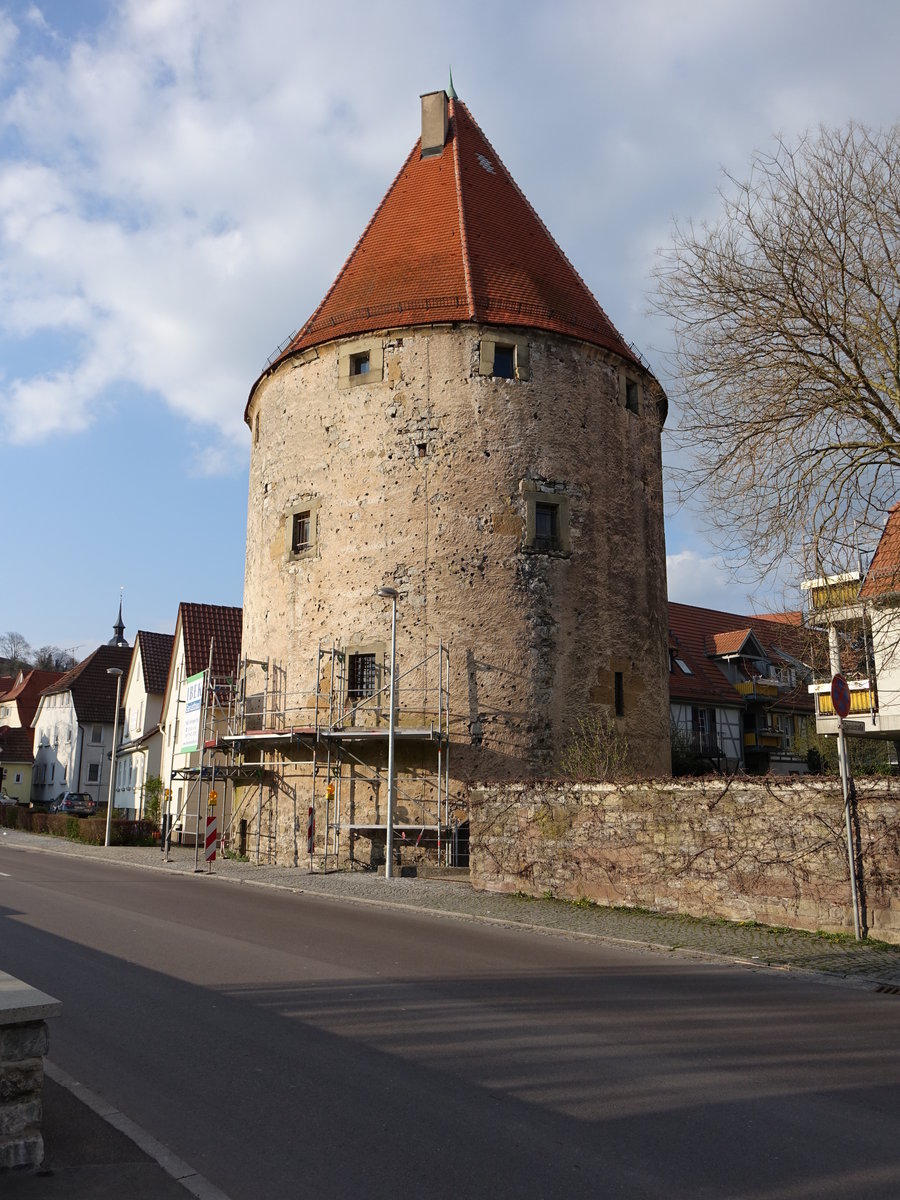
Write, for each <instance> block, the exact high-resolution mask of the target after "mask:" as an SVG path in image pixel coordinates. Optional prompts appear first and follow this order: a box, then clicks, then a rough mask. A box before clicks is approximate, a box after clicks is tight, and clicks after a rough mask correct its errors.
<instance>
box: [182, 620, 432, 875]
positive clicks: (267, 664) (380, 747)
mask: <svg viewBox="0 0 900 1200" xmlns="http://www.w3.org/2000/svg"><path fill="white" fill-rule="evenodd" d="M354 657H356V659H357V662H356V663H354V662H353V661H352V660H353V659H354ZM360 657H361V656H359V655H354V651H353V650H352V649H351V650H348V649H347V648H345V647H341V646H338V645H337V644H336V643H334V644H331V645H323V644H322V643H320V644H319V646H318V648H317V651H316V657H315V671H316V674H315V687H314V688H311V689H309V690H307V691H297V692H291V691H290V690H289V688H288V679H287V674H286V672H285V671H284V669H283V668H282V667H281V666H280V665H278V664H277V663H275V662H273V660H272V659H251V658H249V657H246V656H245V657H244V658H243V659H242V660H241V662H240V664H239V666H238V672H237V677H236V678H233V679H232V678H228V679H218V680H217V679H213V678H210V681H209V686H208V688H207V702H206V708H205V712H204V714H203V722H202V725H203V729H204V738H203V749H202V752H201V755H200V762H199V765H197V766H194V767H188V768H182V769H180V770H179V771H177V772H175V773H173V778H174V777H180V778H183V779H185V780H187V781H188V795H187V796H186V797H185V801H184V806H183V807H185V806H189V805H190V801H191V797H192V796H193V795H194V790H195V789H196V799H195V802H194V803H193V805H190V807H187V811H191V808H193V809H194V810H195V811H196V813H197V820H198V822H199V820H200V814H201V812H202V811H203V810H202V795H203V789H204V786H205V788H206V793H207V801H208V799H209V793H210V791H214V790H215V784H216V782H217V781H219V782H220V783H221V785H222V786H223V792H224V793H225V794H226V796H227V788H228V785H229V784H230V785H231V803H230V804H227V805H223V809H222V810H220V811H222V812H223V820H222V823H221V824H222V829H221V835H222V840H223V845H224V846H225V847H226V848H227V849H232V850H235V849H238V850H240V851H241V852H243V853H248V855H249V852H250V850H251V847H250V846H249V845H248V844H247V841H246V838H247V832H246V831H247V827H248V825H249V824H250V823H251V822H250V821H249V818H244V819H243V820H242V821H241V822H240V826H239V830H240V841H239V842H236V836H235V835H236V830H235V821H236V820H237V819H238V814H239V810H240V812H242V813H247V814H249V813H251V812H252V808H251V803H252V796H253V792H254V788H255V792H256V812H255V819H254V820H253V821H252V824H253V825H255V829H254V831H253V832H254V837H255V847H253V848H252V849H253V851H254V857H255V858H256V860H257V861H258V862H259V861H263V859H264V858H265V859H267V860H270V859H271V857H272V856H273V855H277V828H276V832H275V834H271V833H270V834H264V832H263V804H264V792H265V789H266V788H267V787H269V788H271V787H273V786H274V787H275V788H276V789H277V788H278V786H279V781H281V782H283V781H284V778H285V774H286V773H287V772H289V773H290V774H291V776H292V778H306V779H308V790H307V793H306V799H307V800H308V806H309V810H311V812H312V813H313V814H314V815H315V819H316V823H317V827H318V828H322V829H324V843H323V844H321V843H320V848H318V849H317V851H316V858H317V859H318V861H319V862H320V863H321V865H322V868H323V869H325V870H327V869H329V866H330V865H331V864H333V865H335V866H336V865H337V863H338V860H339V856H340V852H341V849H342V846H347V845H349V844H350V842H351V841H352V839H355V838H357V837H363V838H368V839H369V840H370V841H373V842H380V841H381V839H382V838H384V839H385V840H386V835H387V823H386V819H382V816H381V813H380V812H379V811H378V810H379V809H380V808H381V807H382V805H381V803H380V797H381V794H382V784H386V782H387V776H386V770H385V764H384V762H383V761H382V760H383V758H384V751H386V749H387V743H388V739H389V736H390V733H391V726H392V721H391V713H390V703H389V700H388V694H389V689H390V681H389V679H386V678H384V676H386V675H387V674H388V671H387V668H385V667H383V666H379V665H377V664H376V663H375V661H374V660H375V656H374V655H368V656H366V657H368V658H369V659H371V660H372V661H371V662H369V663H368V664H366V665H367V667H369V668H370V670H369V672H368V674H367V677H366V678H365V679H364V680H362V681H361V680H360V679H359V678H356V677H355V674H354V668H355V667H358V666H359V658H360ZM356 674H358V671H357V672H356ZM260 676H261V681H259V684H258V685H256V686H254V682H253V681H254V680H259V677H260ZM352 676H353V677H352ZM395 684H396V686H395V702H394V713H393V734H394V741H395V745H396V746H397V747H398V752H399V751H400V748H401V747H403V748H405V750H404V751H403V752H399V753H398V758H399V760H400V765H399V766H398V767H397V769H396V770H395V779H396V794H397V804H398V813H399V817H397V818H395V820H394V824H393V828H394V841H395V845H400V846H403V845H406V846H412V845H414V846H415V847H417V849H418V851H419V852H421V853H422V854H423V855H424V854H428V853H431V852H432V851H433V852H434V853H435V854H436V859H437V861H438V862H439V863H446V864H448V865H452V864H453V860H454V857H455V846H456V839H455V825H456V823H455V821H454V819H453V816H452V814H451V802H450V773H449V772H450V759H449V747H450V704H449V700H450V696H449V689H450V661H449V651H448V648H447V647H446V646H445V645H444V643H443V642H439V643H438V645H437V646H436V647H434V648H433V649H431V650H429V651H427V652H426V653H425V654H424V656H423V657H422V658H421V659H420V660H418V661H417V662H416V663H414V664H413V665H412V666H411V667H408V668H406V669H404V670H402V671H400V670H399V669H398V674H397V679H396V681H395ZM411 759H414V760H415V761H411ZM235 787H244V788H245V789H246V791H245V794H244V796H243V797H242V802H241V804H240V805H237V804H236V803H235V802H234V789H235ZM365 787H368V788H369V789H370V791H371V798H372V800H371V804H370V806H369V808H370V811H368V812H365V813H364V814H362V816H361V819H357V818H358V817H359V816H360V814H358V813H357V812H356V808H357V802H356V801H355V800H354V797H355V796H356V795H357V794H358V793H359V791H360V789H361V788H365ZM292 802H293V804H294V810H295V814H294V815H295V822H294V823H295V826H296V824H297V822H298V821H299V818H300V811H299V809H298V806H297V794H296V792H294V793H292ZM304 815H305V814H304ZM319 820H321V821H322V825H321V826H319V825H318V822H319ZM276 826H277V816H276ZM264 838H265V840H266V841H267V842H269V843H271V844H269V845H264V844H263V841H264ZM299 857H300V855H299V853H297V852H296V850H295V854H294V859H295V862H296V861H297V860H298V858H299Z"/></svg>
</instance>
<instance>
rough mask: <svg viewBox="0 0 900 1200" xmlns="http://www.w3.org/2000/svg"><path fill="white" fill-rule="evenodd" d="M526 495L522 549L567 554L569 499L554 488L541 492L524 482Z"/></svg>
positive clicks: (568, 547)
mask: <svg viewBox="0 0 900 1200" xmlns="http://www.w3.org/2000/svg"><path fill="white" fill-rule="evenodd" d="M522 491H523V492H524V498H525V549H526V550H533V551H537V552H538V553H544V554H548V553H553V552H560V551H561V552H563V553H567V552H568V551H569V550H570V549H571V546H570V543H569V498H568V496H565V495H561V494H560V493H558V492H553V491H540V490H539V489H538V488H536V487H535V486H534V485H533V484H532V485H529V484H523V485H522Z"/></svg>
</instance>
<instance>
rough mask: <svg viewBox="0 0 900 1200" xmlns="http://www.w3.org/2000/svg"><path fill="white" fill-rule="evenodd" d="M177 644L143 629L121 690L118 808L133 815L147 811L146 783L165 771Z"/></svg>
mask: <svg viewBox="0 0 900 1200" xmlns="http://www.w3.org/2000/svg"><path fill="white" fill-rule="evenodd" d="M173 641H174V638H173V637H172V634H171V633H148V632H147V630H145V629H141V630H138V633H137V636H136V637H135V639H134V653H133V654H132V657H131V666H130V668H129V671H128V677H127V679H126V680H125V682H124V687H123V690H122V708H123V714H122V725H121V738H120V742H119V748H118V750H117V751H116V785H115V800H114V807H115V808H116V809H120V810H122V811H123V812H126V813H128V814H129V815H130V816H134V817H140V816H141V815H142V814H143V812H144V784H145V783H146V781H147V780H148V779H150V778H152V777H154V776H159V775H160V773H161V770H162V749H163V735H162V731H161V729H160V717H161V715H162V703H163V695H164V693H165V690H166V679H167V678H168V674H169V662H170V660H171V657H172V643H173Z"/></svg>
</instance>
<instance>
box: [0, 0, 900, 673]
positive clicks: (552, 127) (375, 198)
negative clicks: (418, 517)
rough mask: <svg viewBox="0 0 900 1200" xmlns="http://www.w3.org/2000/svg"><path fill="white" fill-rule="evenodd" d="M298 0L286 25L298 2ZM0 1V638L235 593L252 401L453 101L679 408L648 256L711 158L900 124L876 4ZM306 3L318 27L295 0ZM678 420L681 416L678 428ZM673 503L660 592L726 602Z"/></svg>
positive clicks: (899, 16) (704, 179) (142, 624)
mask: <svg viewBox="0 0 900 1200" xmlns="http://www.w3.org/2000/svg"><path fill="white" fill-rule="evenodd" d="M305 10H308V11H305ZM848 11H849V10H848V6H847V5H846V4H841V3H836V2H832V0H818V2H816V3H808V2H806V0H793V2H791V3H786V2H785V0H779V2H778V3H774V2H767V0H754V2H753V3H750V2H746V3H744V2H739V0H733V2H728V0H709V2H700V0H630V2H628V3H603V2H598V0H595V2H594V3H586V2H580V0H556V3H554V4H552V5H551V4H549V3H540V4H539V3H528V2H527V0H526V2H523V3H515V4H512V3H503V2H499V3H493V4H490V5H484V4H476V3H471V2H469V0H457V3H455V4H453V5H444V6H437V5H435V6H424V5H422V4H421V3H418V2H412V0H410V2H409V3H405V2H392V0H385V2H384V3H382V4H380V5H377V6H376V5H372V4H371V3H360V2H347V3H345V2H341V0H337V2H335V3H332V4H330V5H315V6H313V5H309V6H306V5H303V4H298V3H296V0H257V2H256V3H254V4H252V5H250V4H247V3H246V2H245V0H133V2H130V0H129V2H125V0H55V2H53V3H44V4H40V5H35V4H30V3H3V2H2V0H0V449H2V480H3V484H4V491H5V500H6V503H5V504H4V505H3V512H4V521H3V529H2V546H3V555H2V562H3V565H2V569H0V633H2V632H5V631H7V630H16V631H17V632H20V633H22V634H23V635H24V636H25V637H26V638H27V639H28V640H29V641H30V642H31V643H32V645H35V646H37V645H41V644H45V643H55V644H57V645H60V646H65V647H70V648H74V652H75V653H76V655H77V656H79V657H81V656H83V655H84V654H86V653H88V652H89V651H90V650H91V649H93V647H94V646H95V645H96V644H97V643H98V642H99V641H102V640H106V638H108V637H109V636H110V632H111V625H112V622H113V620H114V618H115V614H116V608H117V605H118V597H119V588H120V587H124V589H125V621H126V626H127V634H128V636H130V637H133V635H134V633H135V632H136V630H137V629H139V628H144V629H157V630H171V629H172V627H173V626H174V621H175V614H176V610H177V606H178V603H179V601H181V600H193V601H206V602H210V603H221V604H240V603H241V597H242V589H243V554H244V534H245V521H246V487H247V459H248V454H249V437H248V434H247V431H246V429H245V427H244V425H243V420H242V417H243V409H244V404H245V402H246V398H247V393H248V391H249V389H250V387H251V385H252V383H253V381H254V379H255V378H256V376H257V375H258V374H259V372H260V370H261V369H262V366H263V364H264V362H265V360H266V358H267V357H268V356H269V355H270V354H271V353H272V351H273V350H274V349H275V347H276V346H277V345H278V344H279V343H280V342H282V341H283V340H284V338H285V337H287V335H288V334H290V333H291V332H292V331H293V330H295V329H296V328H298V327H299V326H300V325H301V324H302V323H303V321H304V320H305V319H306V317H307V316H308V315H309V313H310V312H311V311H312V309H313V308H314V307H315V306H316V304H317V303H318V301H319V300H320V299H321V297H322V296H323V295H324V293H325V291H326V289H327V288H328V286H329V284H330V283H331V281H332V279H333V277H334V275H335V274H336V272H337V271H338V270H339V268H340V266H341V263H342V262H343V260H344V258H345V257H346V255H347V254H348V252H349V251H350V249H351V248H352V246H353V244H354V242H355V241H356V238H357V237H358V235H359V233H360V232H361V230H362V228H363V227H364V225H365V223H366V221H367V220H368V218H369V216H370V215H371V213H372V211H373V210H374V208H375V206H376V205H377V203H378V202H379V200H380V199H381V197H382V195H383V193H384V192H385V190H386V189H387V187H388V185H389V184H390V182H391V180H392V179H393V177H394V175H395V173H396V171H397V169H398V168H399V166H400V164H401V163H402V161H403V159H404V158H405V156H406V154H407V153H408V151H409V149H410V147H411V146H412V144H413V142H414V141H415V139H416V137H417V135H418V123H419V104H418V97H419V95H420V93H422V92H426V91H431V90H434V89H435V88H437V87H440V86H443V85H444V84H445V83H446V80H447V68H448V64H452V66H453V73H454V81H455V84H456V87H457V91H458V92H459V95H460V97H461V98H462V99H464V100H465V101H466V102H467V104H468V105H469V108H470V109H471V111H472V113H473V115H474V117H475V119H476V120H477V121H478V122H479V123H480V124H481V126H482V128H483V129H484V130H485V133H486V134H487V136H488V137H489V138H490V139H491V141H492V142H493V144H494V145H495V147H496V148H497V151H498V153H499V154H500V155H501V156H502V158H503V159H504V161H505V162H506V164H507V166H508V167H509V168H510V170H511V171H512V173H513V175H514V176H515V177H516V179H517V181H518V182H519V184H520V186H521V187H522V189H523V190H524V192H525V194H526V195H527V196H528V197H529V199H530V200H531V202H532V203H533V204H534V206H535V207H536V209H537V210H538V212H539V213H540V214H541V216H542V217H543V219H544V221H545V223H546V224H547V225H548V227H549V228H550V230H551V232H552V233H553V234H554V236H555V237H556V239H557V240H558V241H559V242H560V244H561V245H562V247H563V248H564V250H565V251H566V252H567V253H568V255H569V257H570V258H571V259H572V261H573V262H574V263H575V265H576V266H577V268H578V269H579V271H580V272H581V274H582V276H583V277H584V278H585V280H586V281H587V283H588V285H589V286H590V287H591V289H592V291H593V292H594V294H595V295H596V296H597V298H598V300H599V301H600V303H601V304H602V305H603V306H604V307H605V309H606V310H607V312H608V313H609V315H610V316H611V318H612V320H613V322H614V323H615V324H616V325H617V326H618V328H619V329H620V330H621V332H622V333H623V334H624V335H625V336H626V337H627V338H628V339H629V340H630V341H632V342H634V343H635V344H636V345H637V346H638V347H639V348H640V350H641V351H642V352H643V354H644V355H645V357H646V358H648V359H649V361H650V363H651V364H652V366H653V367H654V369H655V370H656V372H657V374H658V375H659V376H660V377H661V378H662V379H663V381H664V382H665V383H666V384H667V386H668V387H669V388H670V391H672V392H673V393H674V391H675V387H674V385H673V384H672V382H671V381H670V380H669V379H668V375H667V370H668V367H667V353H668V350H669V347H670V342H669V335H668V330H667V328H666V325H665V322H664V321H662V319H661V318H659V317H658V316H651V315H650V314H649V311H648V310H649V300H648V293H649V291H650V290H651V287H652V284H651V280H650V272H651V270H652V267H653V263H654V260H655V255H656V252H657V250H658V248H659V247H661V246H664V245H665V244H666V242H667V240H668V238H669V235H670V229H671V224H672V220H673V218H674V217H676V216H677V217H678V218H679V219H681V220H688V219H693V220H695V221H702V220H703V219H704V218H710V217H712V216H714V214H715V212H716V207H717V199H716V189H717V187H718V186H719V185H720V183H721V171H722V168H723V167H724V168H726V169H728V170H730V171H732V172H734V173H736V174H737V175H741V174H742V173H743V172H744V171H745V169H746V167H747V164H748V163H749V160H750V157H751V155H752V153H753V151H754V150H755V149H765V148H768V147H770V146H771V145H772V138H773V135H774V134H776V133H777V134H781V135H783V136H785V137H787V138H789V139H790V138H793V137H795V136H797V135H798V134H799V133H800V132H802V131H803V130H806V129H809V128H814V127H815V126H816V125H818V124H820V123H824V124H841V123H843V122H845V121H846V120H848V119H850V118H854V119H856V120H859V121H863V122H866V123H869V124H872V125H885V124H891V123H893V122H894V121H895V120H897V119H898V112H897V88H896V65H895V59H896V49H897V46H898V45H900V6H897V5H896V4H894V3H893V2H887V0H885V2H879V0H869V2H868V3H862V4H860V5H858V6H856V7H855V8H854V10H853V16H852V21H848ZM310 14H312V15H310ZM673 419H677V413H673ZM701 525H702V514H701V513H698V512H693V511H683V512H678V513H676V512H674V511H670V513H669V516H668V519H667V543H668V551H669V556H670V560H669V570H670V586H669V594H670V596H671V598H672V599H675V600H681V601H684V602H687V603H695V604H706V605H709V606H711V607H723V608H732V609H737V610H749V609H751V608H755V609H757V610H765V609H767V608H772V607H776V606H778V605H779V604H784V603H785V602H786V603H789V604H792V605H796V603H797V597H796V593H793V592H790V591H783V590H782V588H781V585H780V584H778V583H777V582H773V583H772V585H771V587H770V588H769V589H768V591H760V590H759V589H756V591H755V592H754V593H752V594H751V593H750V592H749V591H748V588H747V586H745V585H742V584H741V583H740V582H735V581H734V580H731V579H729V577H728V576H727V575H726V574H725V572H724V571H723V569H722V567H721V564H720V563H719V560H718V558H717V555H716V553H715V550H714V549H713V548H712V547H710V546H709V545H708V544H707V543H706V542H705V541H704V540H703V538H702V536H701V534H700V533H699V532H698V531H699V530H700V528H701Z"/></svg>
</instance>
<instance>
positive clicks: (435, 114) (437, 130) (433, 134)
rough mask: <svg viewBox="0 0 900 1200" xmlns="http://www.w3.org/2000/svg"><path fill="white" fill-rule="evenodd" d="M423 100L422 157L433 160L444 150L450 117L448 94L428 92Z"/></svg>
mask: <svg viewBox="0 0 900 1200" xmlns="http://www.w3.org/2000/svg"><path fill="white" fill-rule="evenodd" d="M421 99H422V157H423V158H433V157H434V156H435V155H438V154H440V153H441V151H442V150H443V149H444V143H445V142H446V141H447V128H448V125H449V116H448V112H447V105H448V103H449V101H448V98H447V93H446V92H445V91H440V92H428V93H426V95H424V96H422V97H421Z"/></svg>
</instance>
